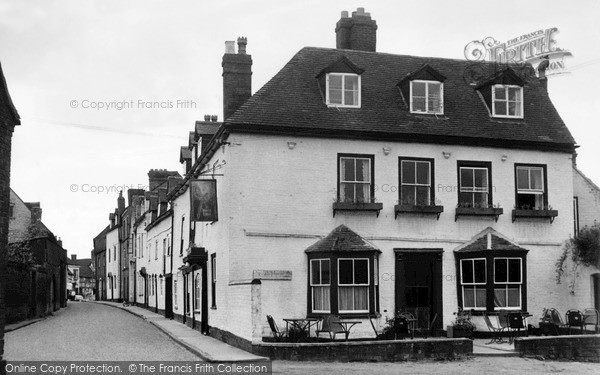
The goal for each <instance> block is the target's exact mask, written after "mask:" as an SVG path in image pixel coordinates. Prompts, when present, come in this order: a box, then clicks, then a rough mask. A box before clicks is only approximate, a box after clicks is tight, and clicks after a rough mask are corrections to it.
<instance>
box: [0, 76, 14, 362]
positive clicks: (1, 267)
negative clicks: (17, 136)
mask: <svg viewBox="0 0 600 375" xmlns="http://www.w3.org/2000/svg"><path fill="white" fill-rule="evenodd" d="M0 74H1V72H0ZM1 120H2V119H1V118H0V121H1ZM12 132H13V126H12V125H8V124H6V123H4V122H3V121H2V122H0V374H3V373H4V371H5V369H4V360H3V357H4V326H5V307H4V306H5V304H6V300H5V287H6V279H5V278H6V273H7V269H6V262H7V246H8V205H9V199H10V195H9V191H10V160H11V158H10V155H11V145H12V142H11V141H12Z"/></svg>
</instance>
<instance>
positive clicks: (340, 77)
mask: <svg viewBox="0 0 600 375" xmlns="http://www.w3.org/2000/svg"><path fill="white" fill-rule="evenodd" d="M326 95H327V97H326V101H327V105H329V106H338V107H355V108H359V107H360V76H359V75H358V74H349V73H329V74H327V90H326Z"/></svg>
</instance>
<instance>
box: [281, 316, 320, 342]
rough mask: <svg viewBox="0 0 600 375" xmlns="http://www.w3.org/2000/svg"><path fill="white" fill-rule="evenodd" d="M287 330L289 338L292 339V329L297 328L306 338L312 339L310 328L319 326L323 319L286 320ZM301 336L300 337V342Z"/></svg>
mask: <svg viewBox="0 0 600 375" xmlns="http://www.w3.org/2000/svg"><path fill="white" fill-rule="evenodd" d="M283 321H284V322H285V328H286V331H287V333H288V337H290V330H289V329H290V327H296V328H297V329H298V330H299V331H300V332H302V333H303V334H304V335H306V337H307V338H308V337H310V327H311V326H313V325H315V324H317V323H318V322H319V321H321V319H318V318H284V319H283ZM300 338H301V336H300V337H298V340H300Z"/></svg>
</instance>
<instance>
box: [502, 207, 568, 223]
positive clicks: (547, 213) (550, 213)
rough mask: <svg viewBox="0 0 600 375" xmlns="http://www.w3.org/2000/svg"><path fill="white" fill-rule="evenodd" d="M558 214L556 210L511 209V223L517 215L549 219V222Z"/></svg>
mask: <svg viewBox="0 0 600 375" xmlns="http://www.w3.org/2000/svg"><path fill="white" fill-rule="evenodd" d="M557 216H558V210H513V211H512V221H513V223H514V222H515V220H516V219H517V218H518V217H525V218H540V219H550V223H552V222H553V221H554V218H555V217H557Z"/></svg>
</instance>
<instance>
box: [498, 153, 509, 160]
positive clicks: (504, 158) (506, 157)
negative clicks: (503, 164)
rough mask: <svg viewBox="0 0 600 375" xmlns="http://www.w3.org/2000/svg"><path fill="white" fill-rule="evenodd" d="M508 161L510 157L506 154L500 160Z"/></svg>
mask: <svg viewBox="0 0 600 375" xmlns="http://www.w3.org/2000/svg"><path fill="white" fill-rule="evenodd" d="M506 159H508V155H506V154H503V155H502V156H501V157H500V160H502V161H506Z"/></svg>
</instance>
